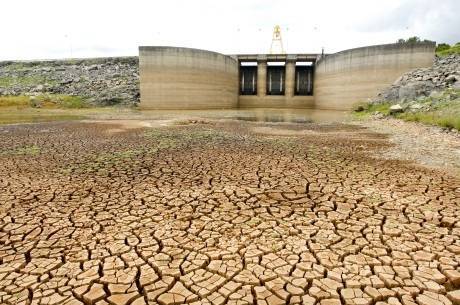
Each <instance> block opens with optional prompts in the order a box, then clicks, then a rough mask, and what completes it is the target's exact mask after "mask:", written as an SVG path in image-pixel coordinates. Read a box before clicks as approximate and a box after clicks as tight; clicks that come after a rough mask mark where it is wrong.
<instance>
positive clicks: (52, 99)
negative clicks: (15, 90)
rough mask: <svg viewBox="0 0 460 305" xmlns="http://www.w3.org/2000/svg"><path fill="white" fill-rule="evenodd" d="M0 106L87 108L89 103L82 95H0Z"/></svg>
mask: <svg viewBox="0 0 460 305" xmlns="http://www.w3.org/2000/svg"><path fill="white" fill-rule="evenodd" d="M0 107H19V108H26V107H31V108H64V109H76V108H88V107H90V104H89V103H88V102H86V100H85V99H84V98H83V97H80V96H72V95H62V94H42V95H38V96H33V97H31V96H25V95H19V96H0Z"/></svg>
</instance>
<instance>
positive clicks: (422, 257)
mask: <svg viewBox="0 0 460 305" xmlns="http://www.w3.org/2000/svg"><path fill="white" fill-rule="evenodd" d="M113 130H116V131H117V132H113ZM386 145H388V143H387V140H386V138H385V137H384V136H382V135H379V134H375V133H371V132H369V131H367V130H365V129H361V128H358V127H356V126H348V125H330V126H326V125H323V126H320V125H315V124H293V125H289V124H284V125H274V124H261V123H241V122H214V123H211V124H191V125H185V126H172V127H164V128H150V129H149V128H129V129H123V127H122V126H119V125H116V124H96V123H78V122H75V123H69V122H65V123H44V124H33V125H15V126H4V127H0V202H1V205H0V303H1V304H67V305H77V304H97V305H103V304H134V305H140V304H182V303H188V304H238V305H243V304H267V305H268V304H270V305H271V304H311V305H313V304H321V305H338V304H351V305H366V304H385V303H387V304H393V305H399V304H403V305H413V304H419V305H449V304H459V301H460V292H459V289H460V269H459V263H460V204H459V202H460V188H459V187H460V181H459V179H458V177H454V176H450V175H448V174H446V173H443V172H440V171H436V170H431V169H423V168H421V167H418V166H414V165H411V164H406V163H403V162H399V161H389V160H379V159H375V158H372V157H371V156H370V155H371V152H373V151H376V150H377V149H380V148H382V147H385V146H386Z"/></svg>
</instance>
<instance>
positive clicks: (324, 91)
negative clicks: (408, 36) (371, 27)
mask: <svg viewBox="0 0 460 305" xmlns="http://www.w3.org/2000/svg"><path fill="white" fill-rule="evenodd" d="M435 47H436V44H435V43H434V42H433V43H414V44H410V43H395V44H387V45H377V46H369V47H363V48H356V49H350V50H346V51H342V52H338V53H335V54H331V55H327V56H326V57H324V58H323V59H321V60H320V61H319V62H318V63H317V65H316V69H315V71H316V73H315V87H314V88H315V89H314V91H315V106H316V107H317V108H320V109H340V110H341V109H350V108H351V107H352V106H353V104H355V103H357V102H363V101H367V100H368V99H370V98H373V97H375V96H376V95H377V94H378V93H379V92H380V91H381V90H383V89H384V88H385V87H388V86H389V85H391V84H392V83H393V82H394V81H396V80H397V79H398V78H399V77H400V76H401V75H402V74H404V73H405V72H408V71H410V70H412V69H415V68H423V67H430V66H431V65H432V64H433V61H434V52H435Z"/></svg>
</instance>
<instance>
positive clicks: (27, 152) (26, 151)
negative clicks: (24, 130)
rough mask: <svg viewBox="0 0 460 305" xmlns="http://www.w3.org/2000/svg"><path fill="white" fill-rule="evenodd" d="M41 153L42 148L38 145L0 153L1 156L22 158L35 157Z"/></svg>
mask: <svg viewBox="0 0 460 305" xmlns="http://www.w3.org/2000/svg"><path fill="white" fill-rule="evenodd" d="M39 153H40V147H38V146H37V145H31V146H24V147H18V148H15V149H11V150H6V151H0V156H4V155H20V156H35V155H38V154H39Z"/></svg>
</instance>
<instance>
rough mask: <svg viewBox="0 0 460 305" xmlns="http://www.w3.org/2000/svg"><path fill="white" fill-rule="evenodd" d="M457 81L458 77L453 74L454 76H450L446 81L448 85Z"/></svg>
mask: <svg viewBox="0 0 460 305" xmlns="http://www.w3.org/2000/svg"><path fill="white" fill-rule="evenodd" d="M457 79H458V76H457V75H453V74H452V75H449V76H448V77H446V79H445V80H446V83H448V84H451V83H454V82H456V81H457Z"/></svg>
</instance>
